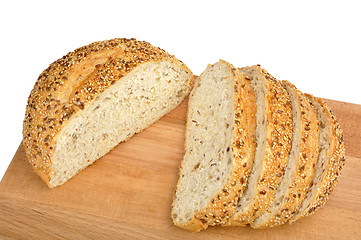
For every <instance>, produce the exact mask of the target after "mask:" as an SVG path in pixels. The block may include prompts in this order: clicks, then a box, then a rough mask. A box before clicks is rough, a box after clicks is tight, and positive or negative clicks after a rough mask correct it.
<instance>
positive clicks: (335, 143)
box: [289, 94, 345, 223]
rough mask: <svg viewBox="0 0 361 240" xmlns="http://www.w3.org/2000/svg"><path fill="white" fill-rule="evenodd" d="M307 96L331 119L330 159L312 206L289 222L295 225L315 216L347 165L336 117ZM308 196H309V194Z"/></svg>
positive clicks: (298, 212) (322, 102) (319, 100)
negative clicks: (305, 218)
mask: <svg viewBox="0 0 361 240" xmlns="http://www.w3.org/2000/svg"><path fill="white" fill-rule="evenodd" d="M306 96H307V97H308V98H309V99H310V101H311V104H312V103H313V102H317V103H319V104H320V105H321V106H322V107H323V109H324V113H325V114H326V116H327V117H328V119H329V122H330V126H331V127H330V136H331V144H330V154H329V156H330V157H329V159H328V165H327V167H326V170H325V172H324V173H323V175H322V181H321V184H320V187H319V188H318V189H317V191H316V195H314V196H312V198H313V200H312V203H311V205H310V206H309V207H307V208H306V209H305V210H303V211H297V212H296V214H295V215H294V216H293V217H292V218H291V219H290V220H289V223H293V222H295V221H297V220H298V219H300V218H302V217H305V216H308V215H311V214H313V213H314V212H315V211H316V210H317V209H319V208H320V207H322V206H323V205H324V204H325V203H326V200H327V199H328V198H329V196H330V194H331V193H332V191H333V189H334V187H335V186H336V184H337V182H338V180H339V178H340V176H341V170H342V167H343V166H344V164H345V145H344V140H343V132H342V129H341V127H340V125H339V123H338V121H337V120H336V117H335V115H334V114H333V112H332V110H331V109H330V108H329V107H328V106H327V105H326V103H325V102H324V101H323V100H322V99H321V98H317V97H314V96H312V95H310V94H306ZM307 194H309V192H308V193H307Z"/></svg>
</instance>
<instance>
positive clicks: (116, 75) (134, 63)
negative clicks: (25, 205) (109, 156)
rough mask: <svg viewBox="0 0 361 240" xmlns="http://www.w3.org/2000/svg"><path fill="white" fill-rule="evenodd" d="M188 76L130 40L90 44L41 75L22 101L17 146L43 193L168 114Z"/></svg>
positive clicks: (171, 60)
mask: <svg viewBox="0 0 361 240" xmlns="http://www.w3.org/2000/svg"><path fill="white" fill-rule="evenodd" d="M192 80H193V74H192V72H191V71H190V70H189V69H188V68H187V67H186V66H185V65H184V64H183V63H182V62H181V61H179V60H178V59H176V58H175V57H174V56H172V55H170V54H169V53H167V52H166V51H164V50H162V49H160V48H158V47H154V46H152V45H151V44H149V43H147V42H144V41H137V40H135V39H124V38H123V39H112V40H107V41H101V42H94V43H92V44H89V45H87V46H84V47H81V48H78V49H76V50H75V51H73V52H70V53H68V54H67V55H65V56H64V57H62V58H60V59H58V60H57V61H55V62H54V63H52V64H50V66H49V67H48V68H47V69H46V70H44V71H43V72H42V73H41V74H40V76H39V78H38V80H37V82H36V84H35V86H34V88H33V90H32V91H31V93H30V96H29V99H28V105H27V108H26V115H25V119H24V124H23V145H24V148H25V152H26V155H27V157H28V159H29V161H30V163H31V165H32V166H33V168H34V170H35V172H36V173H37V174H38V175H39V176H40V177H41V178H42V179H43V180H44V182H45V183H46V184H47V185H48V186H49V187H55V186H58V185H60V184H63V183H64V182H65V181H67V180H68V179H70V178H71V177H73V176H74V175H75V174H77V173H78V172H79V171H80V170H81V169H83V168H85V167H86V166H88V165H90V164H91V163H93V162H94V161H95V160H97V159H98V158H100V157H101V156H103V155H105V154H106V153H107V152H109V151H110V150H111V149H112V148H114V147H115V146H116V145H117V144H118V143H119V142H122V141H125V140H127V139H128V138H130V137H131V136H132V135H134V134H135V133H137V132H139V131H141V130H143V129H144V128H146V127H148V126H149V125H151V124H152V123H154V122H155V121H156V120H158V119H159V118H160V117H162V116H163V115H165V114H166V113H168V112H169V111H170V110H172V109H173V108H175V107H176V106H177V105H178V104H179V103H180V102H181V101H182V100H183V98H184V97H185V96H186V95H187V94H188V93H189V91H190V88H191V84H192Z"/></svg>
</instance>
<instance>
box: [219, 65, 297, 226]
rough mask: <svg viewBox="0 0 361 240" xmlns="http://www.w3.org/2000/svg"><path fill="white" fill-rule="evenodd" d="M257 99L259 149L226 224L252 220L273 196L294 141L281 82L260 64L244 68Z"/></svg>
mask: <svg viewBox="0 0 361 240" xmlns="http://www.w3.org/2000/svg"><path fill="white" fill-rule="evenodd" d="M241 71H242V72H243V73H245V75H246V78H247V79H250V81H251V85H252V87H253V90H254V92H255V99H256V106H257V112H256V121H257V127H256V132H255V134H256V143H257V147H256V151H255V159H254V164H253V167H252V171H251V173H250V175H249V178H248V182H247V188H246V190H245V191H244V193H243V195H242V196H241V197H240V199H239V202H238V205H237V209H236V212H235V213H234V214H233V216H232V217H231V218H230V220H229V221H228V223H227V224H226V225H228V226H245V225H247V224H251V223H253V221H254V220H255V219H256V218H257V217H259V216H260V215H261V214H262V213H263V212H264V211H265V210H267V209H268V208H269V207H270V206H271V205H272V201H273V199H274V195H275V192H276V189H277V187H278V185H279V184H280V182H281V179H282V177H283V174H284V172H285V168H286V164H287V159H288V155H289V153H290V149H291V141H292V107H291V102H290V99H289V95H288V93H287V91H286V89H285V88H283V87H282V85H281V83H280V82H279V81H278V80H276V79H275V78H274V77H272V76H271V75H270V74H269V73H268V72H267V71H266V70H264V69H262V68H261V67H260V66H258V65H255V66H252V67H245V68H242V69H241Z"/></svg>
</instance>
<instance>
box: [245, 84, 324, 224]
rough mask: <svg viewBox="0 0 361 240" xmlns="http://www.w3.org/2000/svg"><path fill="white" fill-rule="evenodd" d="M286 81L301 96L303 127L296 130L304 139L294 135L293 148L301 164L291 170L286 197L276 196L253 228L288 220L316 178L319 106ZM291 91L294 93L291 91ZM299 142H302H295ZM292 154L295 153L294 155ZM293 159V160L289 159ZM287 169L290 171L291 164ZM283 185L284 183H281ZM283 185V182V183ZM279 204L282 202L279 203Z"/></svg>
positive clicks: (300, 112)
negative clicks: (314, 176) (296, 137)
mask: <svg viewBox="0 0 361 240" xmlns="http://www.w3.org/2000/svg"><path fill="white" fill-rule="evenodd" d="M282 85H283V86H284V87H285V88H287V89H288V91H292V92H293V95H294V96H296V97H297V100H296V101H298V106H294V105H293V107H297V110H296V109H295V111H298V114H299V115H298V119H297V120H296V121H299V120H300V124H301V125H300V127H299V128H298V127H297V128H295V123H294V125H293V127H294V131H300V135H298V134H294V137H295V136H299V137H300V139H294V138H293V146H292V150H291V152H292V151H296V152H295V153H294V154H296V155H295V157H296V160H297V164H296V166H295V169H294V170H293V173H290V174H291V175H290V181H287V183H286V182H285V183H284V184H285V187H286V188H288V189H287V190H286V192H284V195H283V196H282V200H280V201H278V200H277V199H275V201H274V203H273V206H272V208H270V209H272V210H273V211H272V212H271V213H270V209H268V210H267V211H266V212H265V213H264V214H262V215H261V216H260V217H259V218H257V219H256V220H255V222H254V223H253V224H251V226H252V227H253V228H266V227H275V226H278V225H281V224H283V223H285V222H286V221H287V220H288V219H289V218H290V217H291V216H292V215H293V214H294V213H295V212H296V209H297V207H298V206H299V205H300V204H301V202H302V200H303V199H304V197H305V195H306V193H307V189H308V185H309V184H310V182H311V181H312V177H313V173H314V170H315V166H316V161H317V158H318V134H319V123H318V118H317V115H316V112H315V110H314V109H313V107H312V106H311V104H310V102H309V100H308V98H307V97H306V96H305V95H304V94H303V93H302V92H300V91H299V90H298V89H297V88H296V87H295V86H294V85H293V84H291V83H290V82H288V81H282ZM290 95H291V94H290ZM295 142H297V143H299V144H297V146H295ZM290 156H291V155H290ZM289 161H290V160H289ZM286 171H290V169H289V166H288V167H287V170H286ZM281 185H282V184H281ZM281 185H280V186H281ZM275 204H279V205H277V206H275Z"/></svg>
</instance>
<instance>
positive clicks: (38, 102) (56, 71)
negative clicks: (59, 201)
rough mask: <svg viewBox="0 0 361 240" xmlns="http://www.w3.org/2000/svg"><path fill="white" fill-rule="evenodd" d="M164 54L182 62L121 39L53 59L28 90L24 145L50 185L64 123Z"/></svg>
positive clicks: (86, 47) (161, 52)
mask: <svg viewBox="0 0 361 240" xmlns="http://www.w3.org/2000/svg"><path fill="white" fill-rule="evenodd" d="M163 59H169V60H171V61H179V60H177V59H176V58H174V56H172V55H170V54H169V53H167V52H166V51H164V50H162V49H160V48H157V47H154V46H152V45H151V44H149V43H147V42H144V41H137V40H135V39H124V38H122V39H119V38H117V39H112V40H107V41H101V42H94V43H91V44H89V45H87V46H84V47H81V48H78V49H76V50H75V51H73V52H70V53H68V54H67V55H65V56H64V57H62V58H60V59H58V60H57V61H55V62H54V63H52V64H50V66H49V67H48V68H47V69H46V70H44V71H43V72H42V73H41V74H40V76H39V78H38V80H37V82H36V83H35V86H34V88H33V90H32V91H31V93H30V96H29V99H28V105H27V108H26V115H25V119H24V123H23V144H24V147H25V152H26V155H27V157H28V159H29V161H30V163H31V164H32V166H33V168H34V170H35V172H36V173H38V175H39V176H40V177H41V178H42V179H43V180H44V181H45V182H46V183H47V184H48V185H49V180H50V176H51V174H52V167H51V156H52V154H53V150H54V145H55V141H56V137H55V136H56V135H57V133H58V132H59V130H60V129H61V128H62V126H63V125H65V124H66V122H67V121H68V120H69V119H70V118H71V117H72V116H74V115H75V114H76V113H77V112H79V111H81V110H82V109H84V106H85V105H86V104H87V103H89V102H90V101H91V100H93V99H94V98H95V97H96V96H97V95H98V94H100V93H102V92H103V91H104V90H105V89H107V88H108V87H109V86H111V85H112V84H114V83H115V82H116V81H118V80H119V79H121V78H122V77H123V76H125V75H127V74H128V73H129V72H130V71H131V70H132V69H133V68H135V67H136V66H138V65H140V64H142V63H145V62H149V61H159V60H163ZM179 62H180V61H179ZM180 64H181V63H180ZM188 71H189V72H190V70H189V69H188ZM49 187H52V186H50V185H49Z"/></svg>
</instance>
